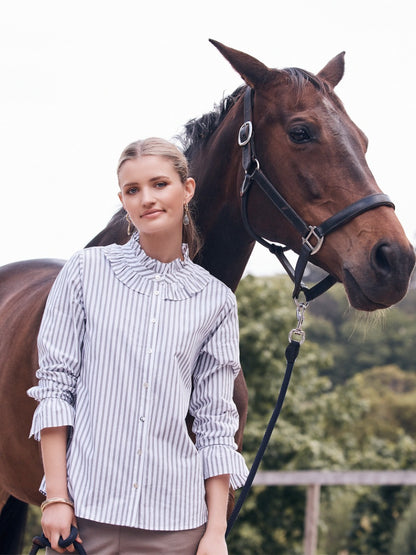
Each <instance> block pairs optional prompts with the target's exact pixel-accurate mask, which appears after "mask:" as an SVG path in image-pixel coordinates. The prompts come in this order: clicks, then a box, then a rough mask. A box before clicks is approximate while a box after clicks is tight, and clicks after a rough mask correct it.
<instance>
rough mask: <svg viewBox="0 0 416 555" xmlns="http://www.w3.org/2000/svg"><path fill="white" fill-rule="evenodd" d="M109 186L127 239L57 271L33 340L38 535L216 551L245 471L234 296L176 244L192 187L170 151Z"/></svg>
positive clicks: (138, 158) (186, 227)
mask: <svg viewBox="0 0 416 555" xmlns="http://www.w3.org/2000/svg"><path fill="white" fill-rule="evenodd" d="M118 180H119V187H120V192H119V198H120V201H121V203H122V204H123V207H124V208H125V210H126V219H127V222H128V224H127V225H128V230H129V233H132V236H131V239H130V241H129V242H128V243H127V244H125V245H122V246H121V245H116V244H113V245H109V246H107V247H94V248H90V249H84V250H82V251H80V252H78V253H77V254H75V255H74V256H73V257H72V258H71V259H70V260H69V261H68V262H67V264H66V265H65V266H64V268H63V269H62V271H61V273H60V274H59V276H58V277H57V279H56V282H55V283H54V286H53V288H52V290H51V293H50V295H49V298H48V301H47V305H46V308H45V314H44V317H43V320H42V325H41V329H40V333H39V338H38V347H39V366H40V368H39V370H38V372H37V376H38V378H39V384H38V386H36V387H33V388H31V389H30V390H29V391H28V394H29V395H30V396H31V397H33V398H35V399H36V400H37V401H39V405H38V407H37V409H36V411H35V414H34V418H33V424H32V430H31V435H34V437H35V438H36V439H38V440H40V441H41V450H42V459H43V466H44V471H45V477H44V480H43V483H42V486H41V490H42V491H43V492H44V493H45V495H46V501H45V502H44V504H43V515H42V528H43V531H44V533H45V535H46V537H47V538H48V539H49V541H50V543H51V546H52V548H53V550H55V551H57V552H63V550H62V549H60V548H59V547H58V539H59V537H60V536H62V537H63V538H66V537H68V535H69V530H70V526H71V523H72V524H74V525H76V526H77V528H78V529H79V539H80V540H81V541H83V545H84V547H85V549H86V551H87V553H88V555H92V554H93V553H100V554H101V555H103V554H106V553H108V554H111V555H114V554H116V553H125V554H127V553H135V554H137V553H146V554H147V555H148V554H150V553H169V554H174V553H183V554H188V553H189V554H194V553H197V554H198V555H204V554H215V555H221V554H226V553H227V547H226V543H225V539H224V533H225V528H226V508H227V499H228V489H229V485H230V483H231V486H232V487H233V488H234V489H236V488H238V487H240V486H241V485H242V484H243V483H244V480H245V478H246V475H247V467H246V465H245V463H244V460H243V458H242V457H241V455H240V454H239V453H238V452H237V451H236V445H235V443H234V433H235V431H236V430H237V427H238V414H237V411H236V408H235V405H234V403H233V401H232V392H233V383H234V379H235V377H236V375H237V374H238V371H239V356H238V351H239V349H238V323H237V310H236V301H235V296H234V294H233V293H232V292H231V291H230V290H229V289H228V288H227V287H226V286H225V285H224V284H223V283H221V282H220V281H218V280H217V279H215V278H214V277H213V276H211V275H210V274H209V273H208V272H207V271H206V270H204V269H203V268H201V267H200V266H197V265H195V264H193V263H192V261H191V259H190V256H189V252H188V246H187V245H186V244H184V243H183V240H184V239H185V242H186V243H188V244H189V248H191V249H192V251H194V252H195V249H197V248H198V241H197V238H196V234H195V228H194V225H193V222H192V217H191V214H190V211H189V208H188V204H189V202H190V201H191V199H192V197H193V195H194V191H195V182H194V180H193V179H192V178H190V177H189V176H188V168H187V162H186V158H185V157H184V155H183V154H182V153H181V152H180V151H179V150H178V149H177V148H176V146H174V145H172V144H171V143H169V142H167V141H164V140H163V139H156V138H150V139H146V140H144V141H137V142H136V143H132V144H131V145H129V146H128V147H127V148H126V149H125V150H124V151H123V153H122V155H121V157H120V160H119V165H118ZM133 230H134V231H133ZM188 411H189V412H190V413H191V415H192V416H193V417H194V423H193V432H194V433H195V436H196V443H195V445H194V444H193V443H192V441H191V440H190V438H189V435H188V433H187V427H186V423H185V416H186V414H187V412H188ZM70 550H71V551H73V548H72V547H70V548H68V551H70ZM50 552H53V551H52V550H50Z"/></svg>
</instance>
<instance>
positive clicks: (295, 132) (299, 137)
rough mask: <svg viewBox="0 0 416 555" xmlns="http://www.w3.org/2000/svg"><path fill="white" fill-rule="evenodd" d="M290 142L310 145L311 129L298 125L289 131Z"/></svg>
mask: <svg viewBox="0 0 416 555" xmlns="http://www.w3.org/2000/svg"><path fill="white" fill-rule="evenodd" d="M289 137H290V140H291V141H292V142H293V143H296V144H302V143H308V142H310V141H311V140H312V137H311V134H310V132H309V129H308V128H307V127H305V126H304V125H296V126H295V127H292V129H291V130H290V131H289Z"/></svg>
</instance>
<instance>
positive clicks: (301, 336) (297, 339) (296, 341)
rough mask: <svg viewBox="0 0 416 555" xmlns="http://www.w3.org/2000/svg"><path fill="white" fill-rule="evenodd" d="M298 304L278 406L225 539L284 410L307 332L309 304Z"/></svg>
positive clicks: (296, 301) (232, 515) (297, 301)
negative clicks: (306, 315)
mask: <svg viewBox="0 0 416 555" xmlns="http://www.w3.org/2000/svg"><path fill="white" fill-rule="evenodd" d="M294 300H295V304H296V316H297V319H298V325H297V327H296V328H295V329H293V330H291V331H290V333H289V344H288V346H287V347H286V351H285V357H286V362H287V364H286V370H285V375H284V377H283V381H282V385H281V387H280V391H279V396H278V398H277V401H276V406H275V408H274V411H273V414H272V416H271V418H270V420H269V423H268V425H267V428H266V431H265V433H264V436H263V439H262V442H261V444H260V447H259V450H258V451H257V454H256V457H255V459H254V462H253V465H252V467H251V469H250V472H249V475H248V477H247V480H246V483H245V484H244V486H243V489H242V490H241V493H240V496H239V498H238V500H237V503H236V505H235V507H234V510H233V512H232V513H231V516H230V518H229V520H228V524H227V530H226V532H225V537H227V536H228V534H229V533H230V531H231V529H232V527H233V526H234V523H235V521H236V520H237V517H238V515H239V513H240V510H241V507H242V506H243V503H244V501H245V500H246V497H247V495H248V493H249V491H250V488H251V486H252V484H253V480H254V477H255V475H256V473H257V470H258V467H259V465H260V463H261V460H262V458H263V455H264V452H265V451H266V448H267V445H268V444H269V441H270V437H271V435H272V432H273V429H274V427H275V426H276V422H277V419H278V418H279V415H280V411H281V410H282V406H283V401H284V400H285V396H286V392H287V388H288V386H289V382H290V378H291V375H292V370H293V366H294V364H295V361H296V358H297V356H298V354H299V349H300V346H301V345H302V343H303V342H304V341H305V332H304V331H303V329H302V324H303V319H304V315H305V310H306V308H307V307H308V302H300V301H299V300H298V299H294Z"/></svg>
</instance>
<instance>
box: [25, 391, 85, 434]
mask: <svg viewBox="0 0 416 555" xmlns="http://www.w3.org/2000/svg"><path fill="white" fill-rule="evenodd" d="M74 415H75V411H74V407H72V406H71V405H69V404H68V403H67V402H66V401H63V400H62V399H56V398H49V399H44V400H43V401H41V402H40V403H39V405H38V406H37V408H36V410H35V413H34V415H33V420H32V427H31V429H30V434H29V437H32V436H33V437H34V438H35V439H36V441H40V431H41V430H43V429H44V428H56V427H58V426H73V425H74Z"/></svg>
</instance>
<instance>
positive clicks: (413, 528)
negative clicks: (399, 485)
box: [391, 494, 416, 554]
mask: <svg viewBox="0 0 416 555" xmlns="http://www.w3.org/2000/svg"><path fill="white" fill-rule="evenodd" d="M391 553H409V554H410V553H416V495H414V494H413V496H412V499H411V502H410V504H409V507H408V508H407V510H406V511H405V513H404V514H403V516H402V518H401V520H399V522H398V525H397V527H396V530H395V534H394V538H393V542H392V545H391Z"/></svg>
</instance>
